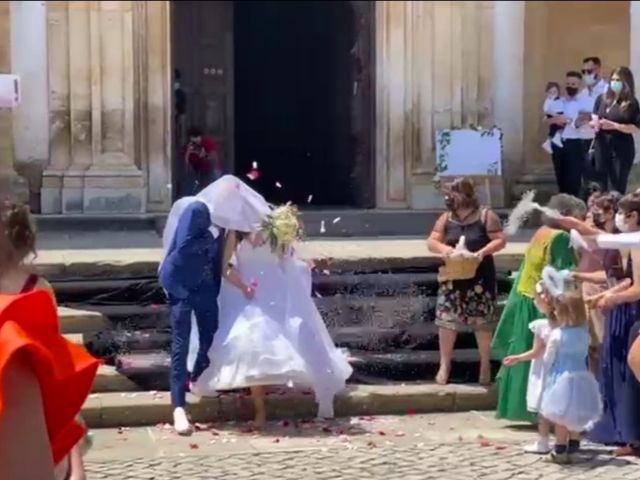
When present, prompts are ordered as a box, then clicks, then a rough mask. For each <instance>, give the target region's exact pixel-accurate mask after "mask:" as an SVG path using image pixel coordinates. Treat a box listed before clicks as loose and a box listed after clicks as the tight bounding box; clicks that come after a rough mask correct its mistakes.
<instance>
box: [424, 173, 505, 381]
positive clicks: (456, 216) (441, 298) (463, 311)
mask: <svg viewBox="0 0 640 480" xmlns="http://www.w3.org/2000/svg"><path fill="white" fill-rule="evenodd" d="M444 191H445V205H446V207H447V210H448V212H446V213H443V214H442V215H441V216H440V218H438V220H437V221H436V224H435V225H434V227H433V230H432V231H431V234H430V235H429V238H428V240H427V246H428V248H429V250H430V251H432V252H433V253H437V254H439V255H441V256H443V257H446V256H448V255H450V254H451V253H453V251H454V247H455V246H456V245H457V244H458V242H459V240H460V237H462V236H464V237H465V241H466V247H467V249H468V250H469V251H470V252H473V253H474V254H475V255H476V256H477V257H478V260H480V262H479V265H478V268H477V270H476V274H475V276H474V277H473V278H471V279H468V280H453V281H444V282H441V283H440V286H439V288H438V300H437V304H436V319H435V324H436V325H437V326H438V337H439V343H440V369H439V371H438V375H437V376H436V382H437V383H438V384H440V385H444V384H446V383H447V382H448V381H449V373H450V372H451V360H452V357H453V349H454V344H455V341H456V337H457V334H458V332H459V331H461V330H466V329H468V328H470V329H472V330H473V331H474V332H475V334H476V340H477V342H478V351H479V353H480V375H479V383H480V384H483V385H487V384H489V383H490V381H491V337H492V334H493V329H494V327H495V320H496V319H495V316H494V313H495V303H496V267H495V264H494V261H493V254H495V253H497V252H499V251H500V250H502V249H503V248H504V247H505V245H506V240H505V236H504V234H503V233H502V225H501V224H500V219H499V218H498V216H497V215H496V214H495V213H494V212H492V211H491V210H489V209H488V208H482V207H480V205H479V202H478V198H477V196H476V191H475V188H474V185H473V181H472V180H470V179H467V178H461V179H457V180H455V181H454V182H452V183H450V184H448V185H446V186H445V188H444Z"/></svg>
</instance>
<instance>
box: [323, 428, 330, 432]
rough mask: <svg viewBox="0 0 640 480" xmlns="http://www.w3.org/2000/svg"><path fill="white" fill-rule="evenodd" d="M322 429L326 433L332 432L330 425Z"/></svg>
mask: <svg viewBox="0 0 640 480" xmlns="http://www.w3.org/2000/svg"><path fill="white" fill-rule="evenodd" d="M322 431H323V432H324V433H331V429H330V428H329V427H322Z"/></svg>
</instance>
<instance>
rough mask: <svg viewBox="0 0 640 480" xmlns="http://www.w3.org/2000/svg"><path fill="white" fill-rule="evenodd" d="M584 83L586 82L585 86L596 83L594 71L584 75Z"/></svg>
mask: <svg viewBox="0 0 640 480" xmlns="http://www.w3.org/2000/svg"><path fill="white" fill-rule="evenodd" d="M584 83H586V84H587V86H589V87H590V86H592V85H593V84H595V83H596V75H595V73H589V74H587V75H585V76H584Z"/></svg>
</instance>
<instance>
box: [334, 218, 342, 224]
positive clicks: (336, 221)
mask: <svg viewBox="0 0 640 480" xmlns="http://www.w3.org/2000/svg"><path fill="white" fill-rule="evenodd" d="M340 220H342V218H340V217H336V218H334V219H333V224H334V225H335V224H336V223H338V222H339V221H340Z"/></svg>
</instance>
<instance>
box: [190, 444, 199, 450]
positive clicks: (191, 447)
mask: <svg viewBox="0 0 640 480" xmlns="http://www.w3.org/2000/svg"><path fill="white" fill-rule="evenodd" d="M189 448H190V449H191V450H197V449H199V448H200V447H199V446H198V444H197V443H190V444H189Z"/></svg>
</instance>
